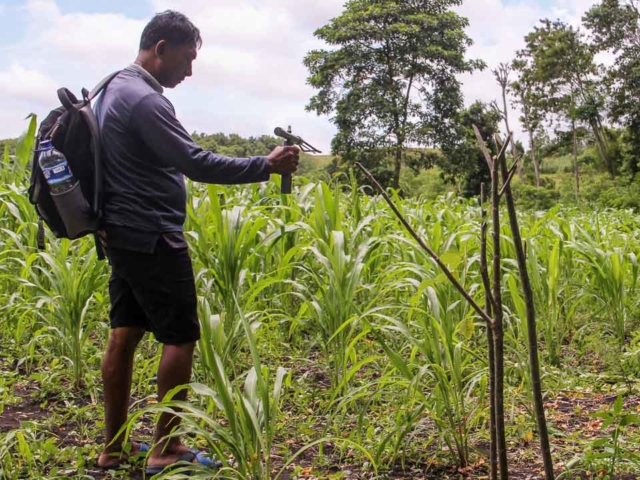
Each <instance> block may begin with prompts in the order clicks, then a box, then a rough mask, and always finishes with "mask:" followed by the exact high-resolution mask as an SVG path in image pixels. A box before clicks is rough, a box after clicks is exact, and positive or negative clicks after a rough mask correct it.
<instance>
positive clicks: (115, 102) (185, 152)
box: [96, 11, 298, 474]
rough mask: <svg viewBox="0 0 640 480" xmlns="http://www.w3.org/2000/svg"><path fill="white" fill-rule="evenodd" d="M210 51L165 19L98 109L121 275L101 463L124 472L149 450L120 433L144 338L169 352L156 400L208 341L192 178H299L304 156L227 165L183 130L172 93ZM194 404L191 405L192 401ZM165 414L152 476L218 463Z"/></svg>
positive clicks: (106, 374)
mask: <svg viewBox="0 0 640 480" xmlns="http://www.w3.org/2000/svg"><path fill="white" fill-rule="evenodd" d="M201 44H202V40H201V37H200V32H199V30H198V29H197V28H196V27H195V26H194V25H193V24H192V23H191V22H190V21H189V19H188V18H187V17H185V16H184V15H182V14H180V13H177V12H173V11H166V12H163V13H160V14H158V15H156V16H155V17H154V18H153V19H152V20H151V21H150V22H149V24H148V25H147V26H146V27H145V29H144V31H143V33H142V38H141V41H140V50H139V53H138V57H137V59H136V61H135V63H134V64H132V65H130V66H129V67H127V68H125V69H124V70H123V71H122V72H121V73H120V74H119V75H118V76H117V77H116V78H115V79H114V80H112V82H111V83H110V84H109V86H108V87H107V89H106V91H105V92H104V93H103V95H102V97H101V98H100V99H99V101H98V102H97V104H96V115H97V118H98V123H99V125H100V128H101V133H102V141H103V149H104V227H103V230H102V231H101V232H100V233H101V237H102V239H103V242H104V244H105V247H106V252H107V256H108V258H109V262H110V263H111V266H112V275H111V279H110V281H109V295H110V298H111V313H110V319H111V332H110V335H109V341H108V344H107V349H106V353H105V357H104V360H103V365H102V378H103V383H104V401H105V423H106V439H105V440H106V447H105V450H104V452H103V453H102V454H101V455H100V458H99V459H98V465H99V466H100V467H102V468H115V467H117V466H118V465H119V463H120V462H121V461H123V460H124V459H126V456H127V453H125V452H129V454H136V453H139V452H141V451H146V449H148V446H145V445H141V444H138V443H135V442H134V443H132V444H131V445H130V446H128V447H126V448H125V446H124V445H123V438H122V436H120V437H118V438H116V436H117V433H118V431H119V429H120V427H121V426H122V425H124V424H125V422H126V420H127V410H128V404H129V397H130V388H131V375H132V370H133V359H134V352H135V349H136V346H137V345H138V343H139V342H140V340H141V338H142V336H143V335H144V332H145V331H147V330H148V331H151V332H153V334H154V336H155V338H156V339H157V340H158V341H159V342H160V343H162V344H163V348H162V358H161V360H160V366H159V370H158V376H157V381H158V398H159V399H162V398H163V397H164V395H165V394H166V393H167V392H168V391H169V390H171V389H172V388H174V387H176V386H178V385H183V384H187V383H189V381H190V378H191V367H192V358H193V351H194V347H195V343H196V341H197V340H198V339H199V338H200V333H199V323H198V319H197V316H196V307H197V303H196V291H195V283H194V276H193V269H192V265H191V260H190V258H189V253H188V249H187V243H186V241H185V237H184V234H183V223H184V220H185V211H186V200H187V199H186V191H185V185H184V177H183V176H187V177H189V178H190V179H192V180H194V181H199V182H206V183H222V184H238V183H250V182H264V181H267V180H268V179H269V175H270V174H272V173H276V174H289V173H292V172H294V171H295V170H296V169H297V165H298V149H297V148H296V147H277V148H276V149H275V150H274V151H273V152H271V153H270V154H269V155H268V156H266V157H251V158H228V157H223V156H219V155H216V154H214V153H212V152H207V151H203V150H202V149H201V148H200V147H198V145H196V144H195V143H194V142H193V140H192V139H191V137H190V136H189V134H188V133H187V131H186V130H185V129H184V128H183V127H182V125H181V124H180V122H179V121H178V120H177V119H176V116H175V112H174V109H173V106H172V105H171V103H170V102H169V100H167V99H166V98H165V97H164V96H163V95H162V92H163V88H174V87H176V86H177V85H178V84H180V83H181V82H182V81H183V80H185V78H187V77H190V76H191V74H192V63H193V61H194V60H195V59H196V56H197V54H198V49H199V48H200V46H201ZM185 396H186V392H185V393H184V394H183V395H182V396H181V398H185ZM178 422H179V421H178V419H177V417H175V416H173V415H169V414H163V415H162V416H161V417H160V419H159V423H158V425H157V428H156V433H155V442H156V443H157V446H156V448H154V449H153V451H151V452H150V453H149V455H148V459H147V473H149V474H154V473H158V472H160V471H162V469H163V468H165V467H166V466H168V465H171V464H173V463H175V462H177V461H181V460H182V461H185V460H186V461H191V462H199V463H204V464H207V465H210V464H212V461H211V460H210V459H208V458H206V457H204V456H203V455H202V453H201V452H197V451H194V450H190V449H189V448H187V447H186V446H185V445H183V444H182V443H181V442H180V440H179V439H177V438H173V439H171V440H169V441H163V440H162V439H163V438H164V437H165V436H166V435H167V434H169V433H170V432H171V430H172V429H173V428H175V427H176V425H177V424H178Z"/></svg>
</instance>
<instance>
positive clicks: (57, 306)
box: [21, 240, 107, 388]
mask: <svg viewBox="0 0 640 480" xmlns="http://www.w3.org/2000/svg"><path fill="white" fill-rule="evenodd" d="M23 273H24V275H23V277H22V279H21V280H22V282H23V284H24V285H25V286H27V287H29V288H31V289H32V290H33V293H34V301H35V305H36V309H37V312H38V317H39V318H40V320H41V321H42V323H43V325H44V330H43V335H45V336H47V337H49V338H52V339H55V341H54V342H53V343H52V345H53V346H54V348H55V349H56V350H57V353H58V354H59V356H60V357H61V358H63V359H64V360H65V361H66V362H68V364H69V366H70V367H71V369H72V373H73V380H74V384H75V386H76V387H77V388H78V387H80V386H81V385H82V383H83V376H84V363H85V359H84V353H85V346H86V344H87V342H88V340H89V337H90V335H91V333H92V329H93V328H94V327H95V325H96V319H95V318H92V317H91V314H90V308H91V306H92V305H93V304H94V303H95V302H97V303H102V302H103V301H104V298H105V286H106V281H107V275H106V269H105V265H104V264H101V263H99V262H98V260H97V255H96V252H95V248H94V247H93V245H92V244H91V243H90V242H89V241H84V242H80V243H79V244H78V245H77V246H72V244H71V242H70V241H69V240H61V241H60V242H57V243H52V244H51V252H41V253H39V254H34V255H33V256H32V257H31V258H30V259H29V261H28V262H27V263H25V264H24V269H23ZM39 340H41V337H39V338H38V337H37V338H35V339H34V340H33V341H34V342H38V341H39Z"/></svg>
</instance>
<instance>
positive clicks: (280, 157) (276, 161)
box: [267, 145, 300, 175]
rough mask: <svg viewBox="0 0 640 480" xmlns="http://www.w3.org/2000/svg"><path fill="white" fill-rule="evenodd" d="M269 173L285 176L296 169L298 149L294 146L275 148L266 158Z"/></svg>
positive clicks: (298, 155) (298, 157) (298, 159)
mask: <svg viewBox="0 0 640 480" xmlns="http://www.w3.org/2000/svg"><path fill="white" fill-rule="evenodd" d="M267 160H268V161H269V173H277V174H279V175H286V174H291V173H293V172H295V171H296V170H297V169H298V162H299V161H300V149H299V148H298V147H296V146H295V145H294V146H283V147H276V148H275V149H274V150H273V151H272V152H271V153H270V154H269V155H268V156H267Z"/></svg>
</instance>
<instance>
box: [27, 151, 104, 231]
mask: <svg viewBox="0 0 640 480" xmlns="http://www.w3.org/2000/svg"><path fill="white" fill-rule="evenodd" d="M38 152H39V153H40V157H39V158H38V164H39V165H40V169H41V170H42V174H43V175H44V178H45V180H46V181H47V185H49V192H50V193H51V199H52V200H53V203H54V204H55V206H56V210H57V211H58V215H59V216H60V218H61V220H62V222H63V223H64V227H65V229H66V235H64V236H66V237H67V238H78V237H81V236H83V235H86V234H87V233H90V232H93V231H95V229H96V228H97V224H98V217H97V216H96V215H95V214H94V213H93V212H92V211H91V208H90V206H89V203H88V202H87V199H86V198H85V197H84V195H83V193H82V188H81V187H80V182H78V179H77V178H76V177H75V176H74V175H73V173H72V172H71V168H70V167H69V162H68V161H67V159H66V158H65V156H64V155H63V154H62V153H61V152H59V151H58V150H56V149H55V148H54V147H53V145H52V144H51V141H50V140H43V141H42V142H40V148H39V149H38Z"/></svg>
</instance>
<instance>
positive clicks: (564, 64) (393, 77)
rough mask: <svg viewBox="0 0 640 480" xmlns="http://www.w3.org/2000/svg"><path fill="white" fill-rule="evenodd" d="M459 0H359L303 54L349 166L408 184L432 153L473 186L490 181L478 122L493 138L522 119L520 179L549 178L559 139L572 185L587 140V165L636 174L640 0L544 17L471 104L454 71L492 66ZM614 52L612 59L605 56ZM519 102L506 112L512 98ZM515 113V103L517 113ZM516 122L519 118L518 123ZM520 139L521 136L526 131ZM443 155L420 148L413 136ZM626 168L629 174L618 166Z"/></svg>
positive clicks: (319, 107)
mask: <svg viewBox="0 0 640 480" xmlns="http://www.w3.org/2000/svg"><path fill="white" fill-rule="evenodd" d="M459 4H460V1H459V0H418V1H415V2H399V1H397V0H359V1H357V2H355V1H354V2H348V3H347V4H346V5H345V9H344V11H343V12H342V14H341V15H340V16H338V17H336V18H335V19H333V20H332V21H331V22H329V23H328V24H327V25H325V26H324V27H322V28H320V29H319V30H317V31H316V32H315V35H316V37H318V38H319V39H321V40H323V41H324V42H325V43H327V44H329V45H330V46H331V48H330V49H327V50H313V51H311V52H309V53H308V54H307V56H306V58H305V65H306V66H307V68H308V71H309V77H308V82H309V84H311V85H312V86H313V87H315V89H316V94H315V95H314V96H313V97H312V98H311V100H310V102H309V105H308V107H307V108H308V109H309V110H311V111H315V112H316V113H318V114H321V115H330V116H331V118H332V121H333V122H334V123H335V125H336V127H337V128H338V134H337V136H336V138H335V139H334V141H333V153H334V154H336V155H339V156H340V158H342V159H343V166H345V165H348V164H353V163H354V162H356V161H359V162H361V163H366V164H369V165H370V166H371V167H372V169H374V170H377V173H378V176H379V178H380V179H381V180H382V182H383V183H384V184H385V185H388V186H393V187H395V188H402V185H401V183H402V182H401V179H402V170H403V169H404V168H405V167H412V168H413V169H415V168H416V167H417V168H422V169H428V168H430V167H432V166H433V165H434V164H435V165H438V166H439V167H440V169H441V171H442V176H443V178H444V179H445V180H446V181H448V182H450V183H452V184H455V185H457V187H458V191H459V192H460V193H463V194H465V195H476V194H477V193H478V190H479V185H480V183H481V182H486V181H488V178H489V175H488V172H487V171H486V167H485V165H484V161H483V159H482V155H481V154H480V151H479V149H478V147H477V145H476V139H475V135H474V134H473V132H472V131H471V130H470V124H471V123H474V124H476V125H478V127H479V128H480V131H481V134H482V136H483V138H484V139H485V141H486V145H487V148H488V149H489V150H490V151H491V153H492V154H495V153H496V148H495V143H494V142H493V139H492V136H493V134H495V133H496V132H497V131H498V130H500V131H501V133H502V137H503V138H504V137H505V136H506V135H507V134H508V133H509V132H512V131H513V130H514V128H513V126H514V122H515V121H516V120H519V121H520V122H521V125H522V126H523V129H524V130H525V131H526V132H527V138H525V139H521V140H523V141H524V143H525V146H526V150H527V151H526V153H524V149H525V148H524V146H523V145H519V146H518V150H519V151H520V153H519V154H523V153H524V157H523V159H524V161H523V168H521V170H520V172H519V180H520V182H522V183H526V182H530V183H531V184H532V185H534V186H536V187H545V186H547V187H548V185H545V181H544V179H543V178H541V175H542V174H543V170H544V163H545V158H547V156H548V155H549V154H551V153H553V152H552V151H553V150H554V149H563V150H564V151H566V147H568V153H569V155H570V157H571V161H572V165H571V172H570V173H572V174H573V176H574V185H573V187H572V188H573V189H574V190H575V191H574V195H576V196H578V195H580V190H581V173H582V167H585V166H587V165H582V164H581V163H580V159H581V157H583V156H584V155H583V154H584V152H586V151H588V152H589V156H588V157H589V158H588V160H589V162H590V163H589V165H588V166H589V168H592V167H593V168H595V169H596V171H598V172H604V173H606V175H608V177H609V178H610V179H620V181H621V182H631V181H632V180H633V179H634V177H635V175H636V173H637V172H638V170H639V168H640V167H639V160H638V158H639V156H640V55H639V54H640V35H639V33H640V32H639V24H640V13H639V10H638V6H637V1H636V0H600V1H599V2H598V3H596V4H595V5H594V6H592V7H591V8H590V9H589V11H588V12H587V13H586V14H585V15H584V17H583V19H582V24H581V25H580V26H579V27H574V26H571V25H569V24H567V23H565V22H562V21H560V20H548V19H542V20H541V21H540V22H539V24H538V25H537V26H536V27H535V28H534V29H533V31H531V32H529V33H527V34H526V35H525V37H524V39H525V47H524V48H523V49H522V50H521V51H519V52H517V55H516V56H515V58H513V59H511V60H510V61H508V62H506V63H503V64H500V65H497V66H493V67H494V69H493V70H492V72H493V74H494V76H495V79H496V84H497V86H498V87H499V90H498V91H499V92H501V95H499V96H498V98H497V101H494V102H491V103H490V104H482V103H474V104H473V105H472V106H471V107H469V108H466V109H465V108H463V105H464V101H463V100H464V99H463V97H462V93H461V90H460V83H459V81H458V80H457V76H458V75H459V74H460V73H464V72H473V71H475V70H482V69H486V68H488V67H489V66H488V65H486V64H485V63H484V62H483V61H482V60H473V59H471V60H469V59H467V58H466V57H465V53H466V50H467V48H468V47H469V45H471V44H472V39H471V38H469V37H468V36H467V35H466V33H465V29H466V27H467V26H468V21H467V19H466V18H464V17H462V16H460V15H458V14H457V13H456V12H455V11H454V8H455V7H456V6H458V5H459ZM602 53H608V54H609V56H612V57H613V58H614V59H615V61H614V62H613V63H612V64H611V65H606V66H605V65H602V64H600V63H598V61H597V58H598V54H602ZM515 105H518V106H519V107H520V110H521V112H522V116H521V117H520V118H519V119H516V118H510V113H511V112H513V107H514V106H515ZM511 117H513V115H511ZM510 122H511V123H510ZM518 140H519V139H518ZM416 146H417V147H432V148H437V149H439V151H440V152H441V154H442V155H441V156H440V157H434V156H423V157H421V158H419V159H418V162H416V159H415V158H413V157H415V155H414V154H413V152H415V147H416ZM621 177H622V178H621Z"/></svg>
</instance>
